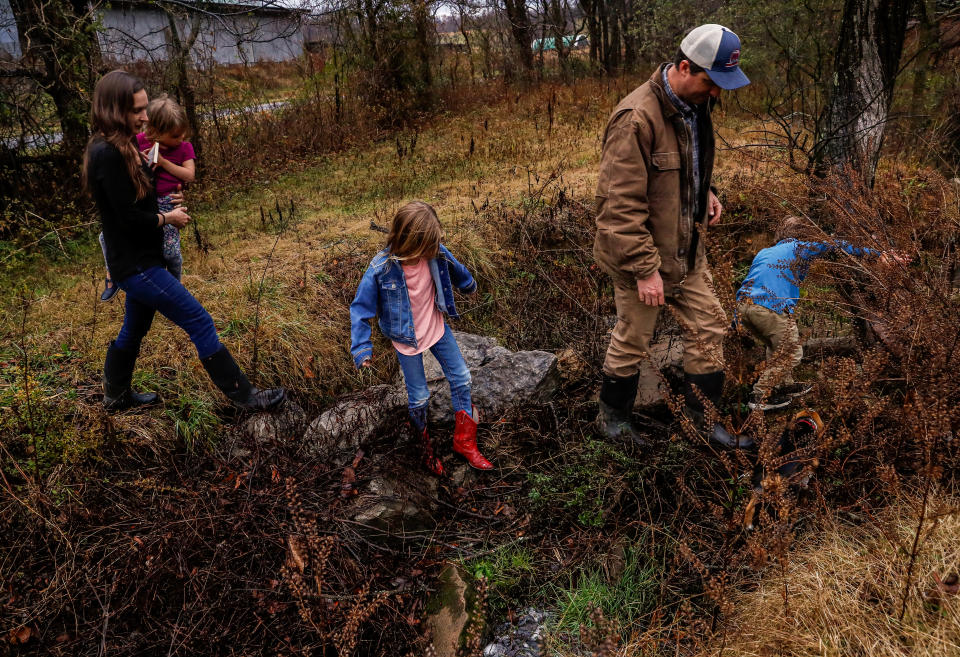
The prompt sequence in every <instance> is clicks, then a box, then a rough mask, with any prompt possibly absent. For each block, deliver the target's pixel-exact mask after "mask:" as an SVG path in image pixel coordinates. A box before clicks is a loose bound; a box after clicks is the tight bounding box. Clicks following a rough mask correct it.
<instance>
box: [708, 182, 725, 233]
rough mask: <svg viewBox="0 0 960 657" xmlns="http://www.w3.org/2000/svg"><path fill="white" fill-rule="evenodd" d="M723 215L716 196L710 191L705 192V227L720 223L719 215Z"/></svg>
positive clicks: (721, 206)
mask: <svg viewBox="0 0 960 657" xmlns="http://www.w3.org/2000/svg"><path fill="white" fill-rule="evenodd" d="M721 214H723V205H722V204H721V203H720V199H718V198H717V195H716V194H714V193H713V190H712V189H711V190H710V191H709V192H707V218H708V222H707V225H709V226H713V225H714V224H715V223H717V222H718V221H720V215H721Z"/></svg>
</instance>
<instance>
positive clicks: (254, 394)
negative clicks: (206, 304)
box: [200, 347, 287, 411]
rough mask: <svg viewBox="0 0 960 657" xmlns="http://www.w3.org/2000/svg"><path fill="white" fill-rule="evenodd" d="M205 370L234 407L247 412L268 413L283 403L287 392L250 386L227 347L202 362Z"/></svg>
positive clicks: (221, 348)
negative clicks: (267, 411)
mask: <svg viewBox="0 0 960 657" xmlns="http://www.w3.org/2000/svg"><path fill="white" fill-rule="evenodd" d="M200 362H201V363H203V369H205V370H207V374H209V375H210V378H211V379H212V380H213V384H214V385H215V386H217V387H218V388H220V390H221V392H223V394H225V395H226V396H227V399H229V400H230V401H231V402H233V405H234V406H236V407H237V408H242V409H243V410H247V411H266V410H269V409H271V408H273V407H275V406H277V405H278V404H279V403H280V402H282V401H283V400H284V399H285V398H286V396H287V392H286V390H284V389H283V388H269V389H267V390H260V389H259V388H257V387H256V386H253V385H251V384H250V380H249V379H247V377H246V375H244V373H243V372H242V371H241V370H240V366H239V365H237V362H236V361H235V360H233V356H232V355H230V352H229V351H228V350H227V348H226V347H220V351H218V352H216V353H215V354H213V355H212V356H207V357H206V358H203V359H201V360H200Z"/></svg>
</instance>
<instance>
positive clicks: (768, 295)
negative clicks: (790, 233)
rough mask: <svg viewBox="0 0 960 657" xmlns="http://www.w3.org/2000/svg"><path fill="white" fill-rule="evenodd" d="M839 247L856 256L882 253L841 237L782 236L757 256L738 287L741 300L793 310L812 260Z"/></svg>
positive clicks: (789, 311)
mask: <svg viewBox="0 0 960 657" xmlns="http://www.w3.org/2000/svg"><path fill="white" fill-rule="evenodd" d="M837 249H842V250H843V251H845V252H846V253H849V254H850V255H853V256H876V255H879V252H877V251H874V250H873V249H867V248H862V247H856V246H853V245H852V244H850V243H849V242H844V241H840V240H838V241H836V242H833V243H826V242H801V241H800V240H795V239H785V240H780V241H779V242H777V243H776V244H775V245H773V246H771V247H770V248H768V249H762V250H761V251H760V252H759V253H757V255H756V257H754V259H753V262H752V263H751V264H750V271H749V272H747V277H746V278H745V279H744V281H743V284H742V285H741V286H740V289H739V290H737V301H743V300H745V299H752V300H753V302H754V303H755V304H757V305H758V306H763V307H764V308H769V309H770V310H772V311H774V312H775V313H780V314H783V313H792V312H793V309H794V307H795V306H796V305H797V300H798V299H799V298H800V283H802V282H803V279H804V278H806V277H807V273H808V272H809V271H810V263H811V262H813V261H814V260H816V259H817V258H822V257H824V256H826V255H828V254H829V253H832V252H833V251H836V250H837Z"/></svg>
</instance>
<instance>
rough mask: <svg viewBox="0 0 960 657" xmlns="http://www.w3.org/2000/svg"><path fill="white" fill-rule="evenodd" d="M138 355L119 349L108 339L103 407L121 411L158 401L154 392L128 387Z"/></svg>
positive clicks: (157, 396) (104, 371)
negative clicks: (136, 390) (137, 390)
mask: <svg viewBox="0 0 960 657" xmlns="http://www.w3.org/2000/svg"><path fill="white" fill-rule="evenodd" d="M138 355H139V353H138V352H136V351H127V350H126V349H121V348H120V347H118V346H117V344H116V341H114V340H111V341H110V346H108V347H107V357H106V359H105V360H104V361H103V407H104V408H105V409H107V410H108V411H122V410H124V409H127V408H132V407H134V406H145V405H146V404H155V403H157V402H158V401H160V396H159V395H158V394H157V393H155V392H147V393H139V392H134V391H133V388H131V387H130V382H131V381H132V380H133V368H134V366H135V365H136V363H137V356H138Z"/></svg>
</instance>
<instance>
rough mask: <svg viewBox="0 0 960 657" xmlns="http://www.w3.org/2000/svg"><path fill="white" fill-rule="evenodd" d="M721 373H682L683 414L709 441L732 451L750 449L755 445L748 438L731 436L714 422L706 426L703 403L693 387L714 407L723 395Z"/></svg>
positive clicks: (720, 425)
mask: <svg viewBox="0 0 960 657" xmlns="http://www.w3.org/2000/svg"><path fill="white" fill-rule="evenodd" d="M723 378H724V374H723V372H722V371H721V372H711V373H710V374H689V373H686V372H685V373H684V390H683V394H684V399H685V401H686V404H685V406H684V414H685V415H686V416H687V417H688V418H690V419H691V420H692V421H693V423H694V425H696V426H697V429H698V430H699V431H700V432H702V433H703V434H704V435H705V436H706V437H707V438H708V439H709V440H710V441H712V442H715V443H717V444H718V445H723V446H724V447H729V448H732V449H750V448H752V447H754V445H755V443H754V442H753V438H751V437H750V436H733V435H731V434H730V432H729V431H727V430H726V429H725V428H724V427H723V425H722V424H720V423H719V422H714V423H713V426H710V427H708V426H706V424H707V422H706V414H705V412H704V408H703V403H702V402H701V401H700V398H699V397H697V395H696V393H695V392H694V390H693V386H696V387H697V388H699V389H700V393H701V394H702V395H703V396H704V397H706V398H707V400H708V401H709V402H710V403H711V404H713V405H714V407H716V406H717V405H718V404H719V403H720V396H721V395H722V394H723Z"/></svg>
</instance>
